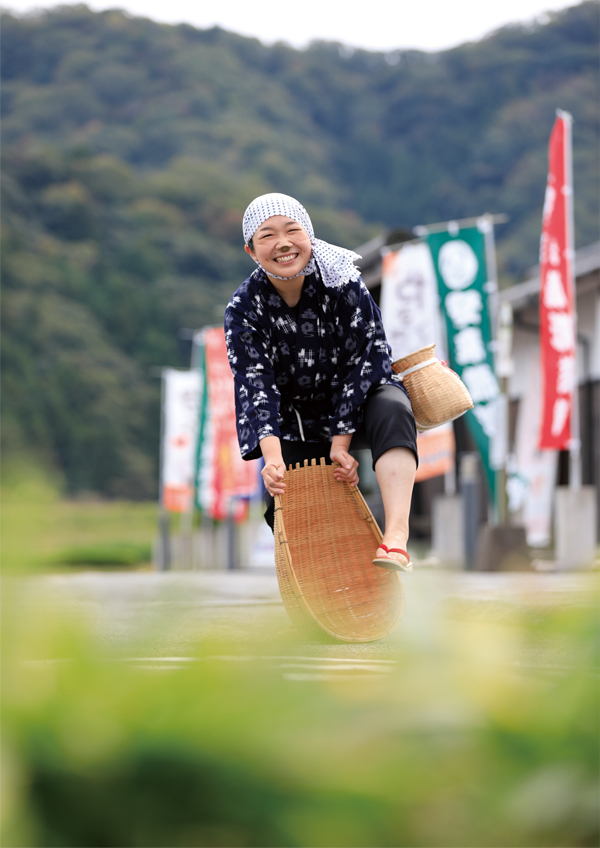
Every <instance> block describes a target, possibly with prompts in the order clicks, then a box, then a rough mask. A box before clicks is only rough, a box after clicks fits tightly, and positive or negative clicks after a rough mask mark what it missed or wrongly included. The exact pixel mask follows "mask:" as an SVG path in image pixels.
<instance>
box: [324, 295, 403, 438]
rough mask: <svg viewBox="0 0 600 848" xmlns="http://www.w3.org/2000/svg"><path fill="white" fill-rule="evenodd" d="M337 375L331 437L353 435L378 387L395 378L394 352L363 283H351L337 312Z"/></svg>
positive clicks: (340, 298)
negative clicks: (369, 395)
mask: <svg viewBox="0 0 600 848" xmlns="http://www.w3.org/2000/svg"><path fill="white" fill-rule="evenodd" d="M336 332H337V336H338V349H339V360H338V373H337V380H336V391H335V396H334V398H332V400H333V412H332V415H331V418H330V422H329V424H330V428H331V435H332V436H335V435H336V434H342V433H354V432H355V431H356V430H357V429H358V428H359V426H360V424H361V423H362V417H363V407H364V404H365V401H366V400H367V396H368V394H369V392H370V391H371V389H372V388H374V387H375V386H378V385H381V384H384V383H387V382H389V381H390V378H391V377H392V365H391V349H390V346H389V344H388V342H387V339H386V337H385V332H384V329H383V323H382V321H381V313H380V311H379V308H378V307H377V305H376V303H375V301H374V300H373V298H372V297H371V295H370V294H369V291H368V290H367V287H366V286H365V284H364V282H363V281H362V279H359V280H356V281H352V280H351V281H350V282H348V283H347V284H346V285H345V286H344V288H343V289H342V291H341V293H340V297H339V300H338V303H337V309H336Z"/></svg>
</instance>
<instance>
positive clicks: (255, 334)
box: [225, 291, 281, 456]
mask: <svg viewBox="0 0 600 848" xmlns="http://www.w3.org/2000/svg"><path fill="white" fill-rule="evenodd" d="M261 312H262V309H261V305H260V302H259V301H258V300H257V302H256V303H253V301H252V300H251V299H250V298H248V299H246V298H244V297H243V295H240V294H239V291H238V293H236V295H234V297H233V298H232V299H231V301H230V303H229V305H228V307H227V309H226V311H225V342H226V344H227V356H228V359H229V365H230V367H231V371H232V373H233V382H234V388H235V403H236V413H237V427H238V438H239V442H240V450H241V452H242V456H244V455H245V454H247V453H249V452H250V451H252V450H253V449H254V448H255V447H256V445H257V444H258V442H259V441H260V440H261V439H264V438H265V437H266V436H279V435H280V433H279V406H280V399H281V396H280V393H279V389H278V388H277V386H276V384H275V374H274V370H273V364H272V360H271V351H270V345H271V342H270V334H269V331H268V328H267V327H265V326H263V322H262V321H261Z"/></svg>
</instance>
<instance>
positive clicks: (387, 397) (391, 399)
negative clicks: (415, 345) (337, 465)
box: [265, 385, 419, 530]
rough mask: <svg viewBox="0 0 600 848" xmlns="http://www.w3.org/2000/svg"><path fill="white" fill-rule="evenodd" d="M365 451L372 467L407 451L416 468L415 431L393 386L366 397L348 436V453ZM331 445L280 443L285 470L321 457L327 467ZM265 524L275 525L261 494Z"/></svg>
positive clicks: (404, 400)
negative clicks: (382, 458) (357, 423)
mask: <svg viewBox="0 0 600 848" xmlns="http://www.w3.org/2000/svg"><path fill="white" fill-rule="evenodd" d="M365 448H369V449H370V451H371V454H372V457H373V468H375V463H376V462H377V460H378V459H379V457H380V456H381V455H382V454H384V453H385V452H386V451H388V450H390V449H391V448H408V449H409V450H411V451H412V452H413V453H414V455H415V460H416V462H417V465H418V464H419V455H418V453H417V428H416V425H415V419H414V416H413V413H412V408H411V405H410V401H409V399H408V397H407V396H406V394H405V392H403V391H402V389H400V388H397V387H396V386H390V385H385V386H378V387H377V388H376V389H375V391H374V392H373V393H372V394H371V395H369V397H368V399H367V402H366V404H365V411H364V416H363V423H362V425H361V426H360V428H359V429H358V430H357V431H356V433H354V434H353V436H352V444H351V445H350V449H351V450H353V451H354V450H364V449H365ZM330 451H331V442H288V441H285V440H284V439H282V440H281V452H282V454H283V461H284V462H285V465H286V468H287V467H289V466H290V465H293V466H295V465H296V463H297V462H299V463H300V464H301V465H302V464H304V460H305V459H308V460H309V462H310V460H311V459H316V460H317V462H318V461H319V459H320V458H321V457H325V461H326V463H327V465H331V459H330V458H329V452H330ZM265 503H266V505H267V509H266V511H265V521H266V522H267V524H268V525H269V527H270V528H271V530H273V525H274V522H275V502H274V500H273V498H272V496H271V495H270V494H269V493H268V492H266V493H265Z"/></svg>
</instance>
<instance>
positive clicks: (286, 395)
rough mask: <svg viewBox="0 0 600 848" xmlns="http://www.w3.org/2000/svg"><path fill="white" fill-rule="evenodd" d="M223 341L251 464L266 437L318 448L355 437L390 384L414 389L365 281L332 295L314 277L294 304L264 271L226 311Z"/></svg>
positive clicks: (242, 437) (242, 289) (243, 445)
mask: <svg viewBox="0 0 600 848" xmlns="http://www.w3.org/2000/svg"><path fill="white" fill-rule="evenodd" d="M225 340H226V342H227V353H228V356H229V364H230V365H231V370H232V371H233V377H234V383H235V405H236V416H237V432H238V439H239V443H240V450H241V453H242V456H243V457H244V459H255V458H257V457H259V456H260V455H261V451H260V448H259V446H258V443H259V441H260V440H261V439H264V438H265V437H266V436H279V437H280V438H281V439H285V440H292V441H300V440H301V439H302V437H304V440H305V441H307V442H320V441H331V438H332V436H334V435H336V434H341V433H353V432H355V431H356V430H357V429H358V428H359V426H360V424H361V423H362V414H363V406H364V403H365V401H366V399H367V396H368V395H369V393H370V392H371V391H372V390H373V389H375V388H376V387H377V386H379V385H381V384H384V383H390V384H393V385H397V386H398V388H399V389H400V390H402V391H406V390H405V389H404V386H403V385H402V383H401V382H400V380H399V378H398V377H396V376H395V375H394V374H392V368H391V357H390V347H389V345H388V343H387V340H386V337H385V333H384V330H383V324H382V323H381V313H380V311H379V309H378V307H377V305H376V304H375V302H374V301H373V299H372V297H371V295H370V294H369V292H368V290H367V287H366V286H365V284H364V283H363V281H362V280H361V279H359V280H357V281H355V282H353V281H350V282H348V283H347V284H346V285H345V286H342V287H340V288H331V287H327V288H326V287H325V286H324V285H323V283H322V282H321V279H320V277H319V276H318V273H314V274H311V275H310V276H308V277H306V279H305V281H304V285H303V287H302V294H301V296H300V300H299V302H298V304H297V305H296V306H294V307H291V306H288V305H287V304H286V302H285V301H284V300H283V298H282V297H281V296H280V295H279V294H278V292H277V290H276V289H275V288H274V287H273V285H272V284H271V283H270V282H269V279H268V277H267V275H266V274H265V272H264V271H263V270H262V269H257V270H256V271H255V272H254V273H253V274H252V275H251V276H250V277H248V279H247V280H246V281H245V282H244V283H242V285H241V286H240V287H239V289H238V290H237V291H236V292H235V294H234V295H233V297H232V298H231V300H230V302H229V305H228V306H227V309H226V311H225ZM299 422H301V424H300V423H299ZM300 428H302V429H300Z"/></svg>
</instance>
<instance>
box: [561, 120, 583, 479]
mask: <svg viewBox="0 0 600 848" xmlns="http://www.w3.org/2000/svg"><path fill="white" fill-rule="evenodd" d="M556 116H557V118H560V119H561V120H562V121H563V122H564V126H565V175H566V180H567V184H566V186H565V189H566V191H565V202H566V207H567V215H566V229H567V234H566V235H567V256H566V259H567V265H568V268H569V277H570V283H571V294H572V298H573V304H572V312H573V328H574V337H575V344H574V352H575V368H574V372H575V374H574V380H573V392H572V395H571V440H570V442H569V488H570V489H574V490H577V489H581V432H580V422H579V380H578V374H579V371H578V359H579V356H578V344H577V289H576V280H575V268H574V264H575V261H574V260H575V212H574V202H573V200H574V198H573V147H572V143H573V116H572V115H571V114H570V113H569V112H563V110H562V109H557V110H556Z"/></svg>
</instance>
